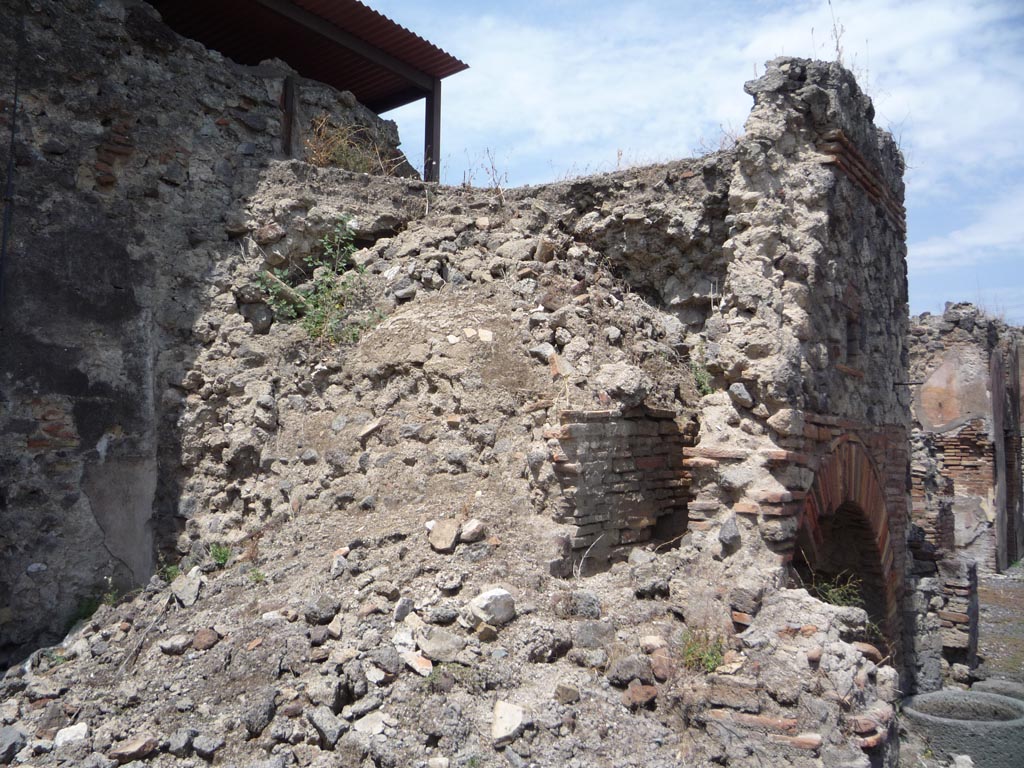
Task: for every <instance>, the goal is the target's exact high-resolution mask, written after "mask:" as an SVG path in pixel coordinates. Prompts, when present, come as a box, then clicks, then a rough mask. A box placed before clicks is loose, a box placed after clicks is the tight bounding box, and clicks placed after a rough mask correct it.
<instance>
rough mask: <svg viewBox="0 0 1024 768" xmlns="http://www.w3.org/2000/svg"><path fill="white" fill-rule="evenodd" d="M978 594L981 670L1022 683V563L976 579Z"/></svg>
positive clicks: (1023, 577)
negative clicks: (979, 604) (994, 574)
mask: <svg viewBox="0 0 1024 768" xmlns="http://www.w3.org/2000/svg"><path fill="white" fill-rule="evenodd" d="M978 596H979V601H980V603H981V617H980V624H981V625H980V627H979V634H980V638H979V652H980V654H981V656H982V659H983V661H982V664H981V671H982V672H983V673H985V675H986V676H988V677H1001V678H1006V679H1009V680H1018V681H1021V682H1024V564H1022V563H1020V562H1018V563H1017V564H1016V565H1014V566H1013V567H1011V568H1009V569H1008V570H1007V571H1006V572H1005V573H1002V574H999V575H996V576H985V577H982V578H981V579H979V584H978Z"/></svg>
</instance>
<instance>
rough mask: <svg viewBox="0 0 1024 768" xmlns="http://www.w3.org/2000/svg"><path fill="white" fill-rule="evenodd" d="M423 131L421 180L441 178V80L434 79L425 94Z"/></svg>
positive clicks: (438, 179)
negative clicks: (428, 91)
mask: <svg viewBox="0 0 1024 768" xmlns="http://www.w3.org/2000/svg"><path fill="white" fill-rule="evenodd" d="M424 112H425V113H426V115H425V117H426V123H425V130H424V131H423V180H424V181H440V180H441V178H440V177H441V80H440V79H434V82H433V87H432V88H431V89H430V93H428V94H427V98H426V107H425V109H424Z"/></svg>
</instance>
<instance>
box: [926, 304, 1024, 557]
mask: <svg viewBox="0 0 1024 768" xmlns="http://www.w3.org/2000/svg"><path fill="white" fill-rule="evenodd" d="M1020 338H1021V332H1020V330H1019V329H1015V328H1012V327H1010V326H1007V325H1006V324H1005V323H1003V322H1001V321H999V320H997V319H994V318H990V317H987V316H986V315H985V313H984V312H982V311H981V310H979V309H977V308H976V307H973V306H971V305H970V304H955V305H950V306H949V307H948V308H947V310H946V312H945V313H943V314H942V315H941V316H933V315H922V316H921V317H920V318H914V324H913V327H912V329H911V336H910V339H911V347H910V351H911V371H910V375H911V380H912V381H913V382H915V384H914V400H913V411H914V416H915V420H916V424H915V429H914V433H913V438H914V443H915V461H914V498H915V504H914V519H915V522H917V523H918V524H919V525H921V527H922V528H923V529H924V530H925V531H926V534H927V536H928V540H929V541H930V542H931V543H932V544H934V545H935V546H937V547H940V548H944V549H956V550H957V551H959V552H961V553H962V554H964V555H966V556H968V557H971V558H974V559H975V560H977V562H978V568H979V569H980V571H981V572H982V573H991V572H994V571H1001V570H1003V569H1004V568H1006V567H1007V566H1008V565H1009V564H1010V563H1012V562H1013V561H1015V560H1016V559H1018V558H1019V557H1020V556H1021V555H1022V554H1024V538H1022V529H1024V505H1022V497H1021V487H1022V479H1021V411H1020V397H1021V394H1020V393H1021V383H1020V382H1021V379H1020V361H1019V352H1018V345H1019V343H1020Z"/></svg>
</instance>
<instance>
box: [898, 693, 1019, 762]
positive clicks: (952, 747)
mask: <svg viewBox="0 0 1024 768" xmlns="http://www.w3.org/2000/svg"><path fill="white" fill-rule="evenodd" d="M903 714H904V717H905V718H906V720H907V721H909V722H908V723H907V724H908V725H909V726H910V727H911V729H912V730H914V731H916V732H917V733H918V734H920V735H922V736H924V737H925V738H927V740H928V742H929V744H930V745H931V747H932V749H934V750H935V751H936V752H938V753H941V755H942V756H943V757H945V758H947V759H949V758H950V757H951V756H952V755H970V757H971V759H972V760H973V761H974V765H975V766H976V767H977V768H1020V764H1021V763H1020V760H1021V754H1022V753H1024V701H1020V700H1018V699H1011V698H1009V697H1008V696H999V695H998V694H995V693H980V692H977V691H960V690H954V689H949V690H945V691H935V692H934V693H924V694H921V695H920V696H912V697H910V698H909V699H906V700H904V702H903Z"/></svg>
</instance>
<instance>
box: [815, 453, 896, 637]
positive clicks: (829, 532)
mask: <svg viewBox="0 0 1024 768" xmlns="http://www.w3.org/2000/svg"><path fill="white" fill-rule="evenodd" d="M890 530H891V529H890V525H889V512H888V509H887V507H886V503H885V492H884V490H883V488H882V484H881V482H880V481H879V476H878V472H877V470H876V469H875V466H874V462H872V460H871V457H870V456H869V455H868V453H867V451H866V450H865V448H864V446H863V445H862V444H861V443H860V442H859V441H858V440H857V439H856V438H854V437H851V436H846V437H843V438H840V439H839V440H838V441H837V442H836V443H834V444H833V447H832V451H831V452H830V453H829V455H828V456H827V457H826V458H825V459H824V461H823V462H822V463H821V466H820V468H819V470H818V472H817V474H816V475H815V477H814V482H813V483H812V485H811V488H810V490H809V491H808V492H807V495H806V496H805V498H804V505H803V510H802V512H801V517H800V526H799V533H798V537H797V541H798V542H799V545H798V546H800V547H801V549H802V550H804V551H802V552H800V553H798V554H800V555H801V556H802V557H803V558H804V559H806V561H807V563H808V564H809V565H810V566H811V567H812V568H818V567H822V566H826V565H827V564H828V562H829V560H830V559H831V556H830V552H835V551H836V548H841V549H847V550H853V551H858V552H859V553H860V554H861V558H862V560H861V563H860V565H859V566H858V567H857V571H858V575H859V576H861V578H862V579H863V580H864V584H865V586H866V587H867V588H868V590H869V592H870V594H869V598H870V597H872V596H874V597H875V600H876V602H877V605H876V606H875V608H874V610H870V609H871V607H872V606H871V605H870V600H869V613H872V614H874V615H873V616H872V618H873V619H874V620H876V621H879V623H881V624H882V628H883V630H884V631H885V633H886V634H887V635H888V637H889V638H890V639H891V640H892V639H897V638H899V636H900V633H899V631H898V627H899V624H898V619H899V611H898V604H897V582H898V579H899V574H898V573H896V569H895V567H894V565H895V554H894V552H893V548H892V543H891V536H890ZM837 538H841V540H834V539H837Z"/></svg>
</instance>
